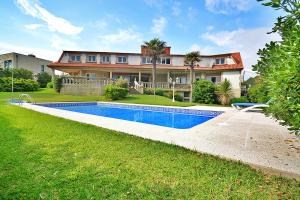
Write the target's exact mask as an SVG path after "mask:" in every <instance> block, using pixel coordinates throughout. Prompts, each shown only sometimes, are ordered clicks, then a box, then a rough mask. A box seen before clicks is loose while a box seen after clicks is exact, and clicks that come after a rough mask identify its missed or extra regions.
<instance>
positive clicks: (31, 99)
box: [19, 94, 35, 104]
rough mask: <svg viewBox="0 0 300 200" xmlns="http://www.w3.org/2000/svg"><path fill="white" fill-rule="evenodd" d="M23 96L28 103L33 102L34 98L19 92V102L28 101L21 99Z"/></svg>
mask: <svg viewBox="0 0 300 200" xmlns="http://www.w3.org/2000/svg"><path fill="white" fill-rule="evenodd" d="M23 97H24V98H27V99H29V100H30V103H32V104H35V101H34V99H33V98H32V97H31V96H30V95H29V94H20V95H19V100H20V102H19V104H21V103H25V102H26V103H28V101H25V100H23Z"/></svg>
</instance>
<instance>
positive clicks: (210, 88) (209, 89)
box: [193, 79, 216, 104]
mask: <svg viewBox="0 0 300 200" xmlns="http://www.w3.org/2000/svg"><path fill="white" fill-rule="evenodd" d="M193 88H194V89H193V100H194V102H197V103H206V104H213V103H216V95H215V86H214V84H213V83H212V82H211V81H208V80H204V79H201V80H198V81H196V82H195V83H194V87H193Z"/></svg>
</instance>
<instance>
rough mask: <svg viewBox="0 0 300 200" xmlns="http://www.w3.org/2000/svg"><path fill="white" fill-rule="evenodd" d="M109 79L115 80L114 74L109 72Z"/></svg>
mask: <svg viewBox="0 0 300 200" xmlns="http://www.w3.org/2000/svg"><path fill="white" fill-rule="evenodd" d="M109 78H110V79H112V78H113V74H112V71H110V72H109Z"/></svg>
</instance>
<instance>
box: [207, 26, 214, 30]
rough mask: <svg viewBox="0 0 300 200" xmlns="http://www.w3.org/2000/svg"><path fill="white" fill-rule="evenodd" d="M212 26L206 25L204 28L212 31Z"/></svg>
mask: <svg viewBox="0 0 300 200" xmlns="http://www.w3.org/2000/svg"><path fill="white" fill-rule="evenodd" d="M214 28H215V27H214V26H208V27H206V29H207V30H208V31H212V30H213V29H214Z"/></svg>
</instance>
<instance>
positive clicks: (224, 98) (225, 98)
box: [216, 78, 232, 105]
mask: <svg viewBox="0 0 300 200" xmlns="http://www.w3.org/2000/svg"><path fill="white" fill-rule="evenodd" d="M216 94H217V95H218V99H219V101H220V103H221V104H222V105H228V104H229V101H230V98H231V97H232V86H231V83H230V81H229V80H227V79H226V78H225V80H224V81H222V82H221V83H220V84H219V85H218V86H217V88H216Z"/></svg>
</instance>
